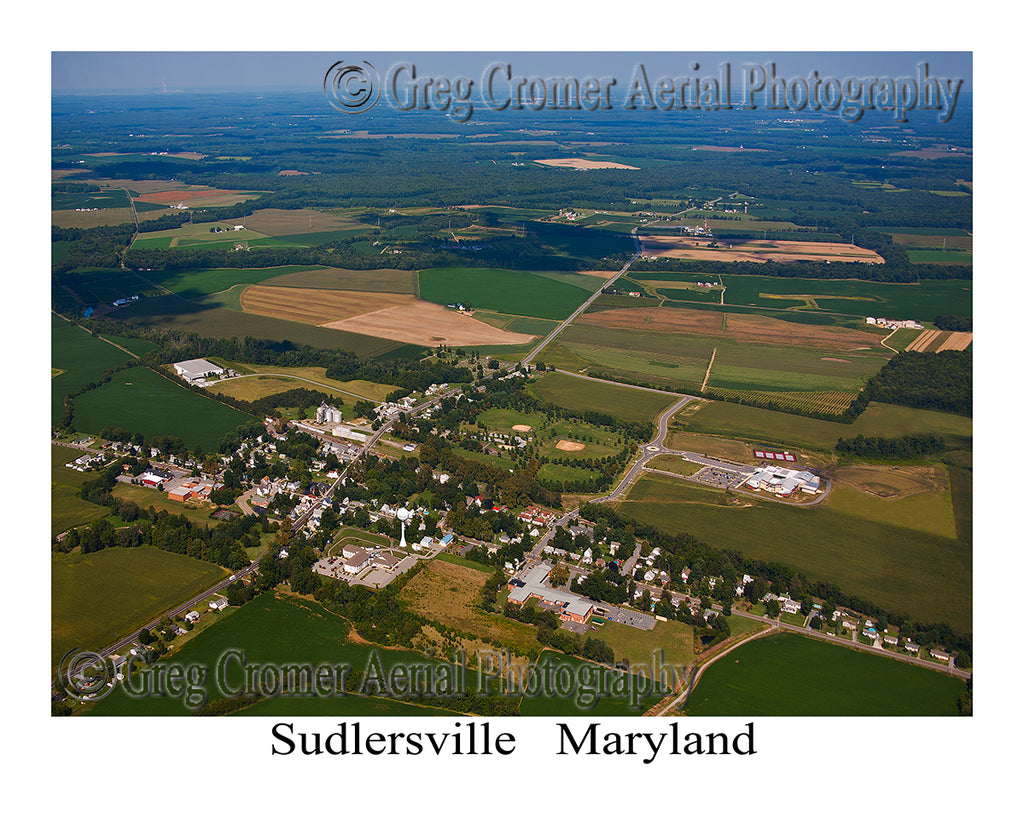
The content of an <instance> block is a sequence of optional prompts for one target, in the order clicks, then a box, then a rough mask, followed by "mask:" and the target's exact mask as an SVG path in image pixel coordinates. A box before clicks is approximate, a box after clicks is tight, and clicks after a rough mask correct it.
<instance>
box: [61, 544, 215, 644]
mask: <svg viewBox="0 0 1024 819" xmlns="http://www.w3.org/2000/svg"><path fill="white" fill-rule="evenodd" d="M226 575H227V571H226V570H225V569H222V568H221V567H220V566H215V565H213V564H212V563H206V562H204V561H202V560H195V559H193V558H191V557H186V556H185V555H179V554H174V553H173V552H164V551H161V550H160V549H154V548H151V547H148V546H143V547H139V548H135V549H116V548H111V549H103V550H102V551H99V552H92V553H91V554H86V555H83V554H70V555H55V556H54V557H53V559H52V561H51V563H50V589H51V594H52V598H51V613H50V617H51V646H50V657H51V662H53V663H54V664H56V663H57V662H59V660H60V658H61V657H62V656H64V654H65V652H67V651H70V650H71V649H73V648H83V649H86V650H89V651H98V650H99V649H101V648H102V647H104V646H106V645H108V644H110V643H111V642H113V641H114V640H115V639H117V637H119V636H120V635H123V634H126V633H127V632H130V631H133V630H134V629H136V628H139V627H140V626H142V625H145V623H147V622H149V621H150V620H152V619H154V618H155V617H158V616H159V615H160V614H161V613H162V612H164V611H166V610H167V609H170V608H172V607H173V606H175V605H177V604H178V603H181V601H183V600H187V599H188V598H189V597H191V596H192V595H194V594H198V593H199V592H201V591H202V590H203V589H205V588H208V587H209V586H212V585H213V584H214V583H216V582H217V581H218V580H221V579H222V578H223V577H225V576H226Z"/></svg>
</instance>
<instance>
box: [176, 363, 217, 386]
mask: <svg viewBox="0 0 1024 819" xmlns="http://www.w3.org/2000/svg"><path fill="white" fill-rule="evenodd" d="M174 371H175V372H176V373H177V374H178V375H179V376H180V377H181V378H184V379H185V380H186V381H187V382H188V383H189V384H196V383H198V382H200V381H205V380H206V379H207V378H209V377H210V376H211V375H218V376H219V375H220V374H221V373H223V372H224V368H223V367H218V366H217V365H216V364H214V363H213V362H212V361H207V360H206V359H205V358H191V359H189V360H188V361H178V362H176V363H175V365H174Z"/></svg>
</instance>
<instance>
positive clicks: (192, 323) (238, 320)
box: [117, 296, 400, 357]
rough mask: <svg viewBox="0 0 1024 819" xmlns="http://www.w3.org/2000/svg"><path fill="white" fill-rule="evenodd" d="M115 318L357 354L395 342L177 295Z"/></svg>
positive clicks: (379, 350) (385, 348)
mask: <svg viewBox="0 0 1024 819" xmlns="http://www.w3.org/2000/svg"><path fill="white" fill-rule="evenodd" d="M117 316H118V318H119V319H123V320H124V321H131V322H133V323H136V324H142V325H143V326H146V327H168V328H174V329H179V330H188V331H189V332H193V333H196V334H198V335H200V336H203V337H205V338H231V337H232V336H238V337H239V338H244V337H245V336H252V337H254V338H265V339H270V340H271V341H291V342H293V343H295V344H300V345H301V344H309V345H310V346H313V347H323V348H324V349H328V350H347V351H349V352H352V353H355V354H356V355H359V356H366V357H373V356H378V355H383V354H384V353H387V352H389V351H391V350H394V349H395V348H396V347H399V346H400V344H399V342H396V341H390V340H388V339H383V338H374V337H371V336H366V335H360V334H357V333H350V332H344V331H341V330H333V329H330V328H325V327H314V326H312V325H308V324H300V323H298V322H294V321H285V320H283V319H275V318H269V317H268V316H259V315H256V314H253V313H242V312H239V311H237V310H228V309H226V308H223V307H205V306H203V305H199V304H194V303H192V302H188V301H184V300H182V299H180V298H178V297H177V296H164V297H161V298H158V299H147V300H145V301H142V302H139V303H137V304H134V305H132V306H130V307H125V308H124V309H122V310H120V311H118V314H117Z"/></svg>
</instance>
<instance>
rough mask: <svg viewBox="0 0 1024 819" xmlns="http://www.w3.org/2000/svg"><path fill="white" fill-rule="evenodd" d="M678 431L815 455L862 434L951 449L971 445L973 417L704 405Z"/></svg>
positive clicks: (882, 409)
mask: <svg viewBox="0 0 1024 819" xmlns="http://www.w3.org/2000/svg"><path fill="white" fill-rule="evenodd" d="M675 428H678V429H682V430H684V431H686V432H696V433H705V434H710V435H724V436H727V437H729V438H738V439H740V440H747V441H757V442H760V443H764V444H773V445H778V446H783V447H787V448H790V449H793V448H800V447H805V448H807V449H815V450H830V449H832V448H833V447H834V446H835V443H836V441H837V440H838V439H839V438H855V437H856V436H857V435H864V436H865V437H869V438H870V437H879V436H881V437H890V438H892V437H899V436H900V435H908V434H912V433H934V434H936V435H941V436H943V437H944V438H945V439H946V443H947V444H948V445H949V446H951V447H963V446H970V443H971V439H972V436H973V431H972V430H973V425H972V423H971V419H970V418H965V417H963V416H960V415H953V414H951V413H948V412H935V411H932V410H921V409H913V408H911V407H898V406H895V405H893V404H879V403H877V402H872V403H871V404H869V405H868V408H867V409H866V410H864V412H863V413H861V415H860V417H858V418H857V420H856V421H854V422H853V423H852V424H840V423H836V422H834V421H822V420H819V419H817V418H801V417H798V416H795V415H788V414H786V413H784V412H776V411H774V410H768V409H761V408H758V407H747V406H743V405H740V404H730V403H727V402H725V401H710V402H700V403H699V404H694V405H691V406H688V407H684V408H683V409H682V410H681V411H680V412H679V413H678V414H677V415H676V416H675V417H674V419H673V421H672V423H671V425H670V429H675ZM670 442H671V438H670ZM673 448H678V447H673Z"/></svg>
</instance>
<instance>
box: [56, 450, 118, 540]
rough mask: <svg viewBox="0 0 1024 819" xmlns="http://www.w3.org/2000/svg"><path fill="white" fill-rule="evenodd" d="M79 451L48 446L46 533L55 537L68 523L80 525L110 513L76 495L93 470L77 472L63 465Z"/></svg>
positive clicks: (92, 476) (81, 453)
mask: <svg viewBox="0 0 1024 819" xmlns="http://www.w3.org/2000/svg"><path fill="white" fill-rule="evenodd" d="M84 454H86V453H84V452H83V451H82V450H80V449H75V448H74V447H68V446H51V448H50V536H51V537H56V536H57V535H58V534H60V533H61V532H63V531H65V530H67V529H70V528H71V527H72V526H81V525H83V524H86V523H90V522H91V521H94V520H96V519H97V518H104V517H106V516H107V515H109V514H110V510H109V509H107V507H105V506H97V505H96V504H95V503H89V501H85V500H82V499H81V498H80V497H78V488H79V487H80V486H81V485H82V484H83V483H84V482H85V481H87V480H89V479H90V478H95V477H96V473H94V472H79V471H78V470H75V469H68V468H67V467H66V466H64V464H67V463H71V462H72V461H74V460H75V459H76V458H78V457H80V456H81V455H84Z"/></svg>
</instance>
